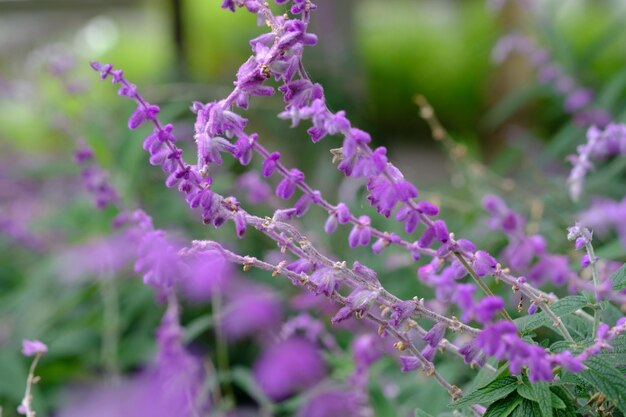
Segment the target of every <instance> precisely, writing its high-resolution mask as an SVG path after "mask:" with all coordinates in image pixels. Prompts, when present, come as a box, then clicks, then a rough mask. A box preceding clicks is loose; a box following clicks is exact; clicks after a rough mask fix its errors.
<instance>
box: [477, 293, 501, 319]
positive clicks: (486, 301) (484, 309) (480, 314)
mask: <svg viewBox="0 0 626 417" xmlns="http://www.w3.org/2000/svg"><path fill="white" fill-rule="evenodd" d="M502 309H504V300H502V298H500V297H498V296H495V295H489V296H486V297H483V299H481V300H480V301H479V302H478V304H477V305H476V308H475V309H474V314H475V316H476V320H477V321H478V322H480V323H483V324H484V323H487V322H489V321H491V320H492V319H493V316H495V315H496V313H498V312H499V311H502Z"/></svg>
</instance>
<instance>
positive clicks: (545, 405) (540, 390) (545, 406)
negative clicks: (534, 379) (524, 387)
mask: <svg viewBox="0 0 626 417" xmlns="http://www.w3.org/2000/svg"><path fill="white" fill-rule="evenodd" d="M531 387H532V389H533V392H534V394H535V398H536V399H537V403H538V404H539V410H540V411H541V415H542V416H543V417H553V416H554V413H553V412H552V392H550V387H549V386H548V384H546V383H545V382H538V383H535V384H532V385H531Z"/></svg>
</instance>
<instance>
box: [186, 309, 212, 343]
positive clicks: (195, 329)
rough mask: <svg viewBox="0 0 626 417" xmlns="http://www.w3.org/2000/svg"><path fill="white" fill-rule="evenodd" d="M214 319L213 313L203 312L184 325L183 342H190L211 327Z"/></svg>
mask: <svg viewBox="0 0 626 417" xmlns="http://www.w3.org/2000/svg"><path fill="white" fill-rule="evenodd" d="M213 324H214V320H213V315H211V314H205V315H203V316H200V317H198V318H196V319H194V320H192V321H191V322H190V323H189V324H187V325H186V326H185V334H184V336H183V340H184V342H185V344H187V343H191V342H192V341H194V340H195V339H196V338H197V337H198V336H200V335H201V334H202V333H204V332H205V331H206V330H209V329H210V328H212V327H213Z"/></svg>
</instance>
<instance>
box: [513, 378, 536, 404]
mask: <svg viewBox="0 0 626 417" xmlns="http://www.w3.org/2000/svg"><path fill="white" fill-rule="evenodd" d="M517 393H518V394H519V395H521V396H522V397H523V398H525V399H527V400H530V401H537V397H536V396H535V391H534V390H533V389H532V387H531V386H530V383H529V382H528V381H524V383H523V384H519V385H518V386H517Z"/></svg>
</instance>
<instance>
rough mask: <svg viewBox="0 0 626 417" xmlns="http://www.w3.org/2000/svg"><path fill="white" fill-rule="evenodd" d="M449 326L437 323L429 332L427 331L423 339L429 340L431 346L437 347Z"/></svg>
mask: <svg viewBox="0 0 626 417" xmlns="http://www.w3.org/2000/svg"><path fill="white" fill-rule="evenodd" d="M447 328H448V327H447V326H446V325H445V324H444V323H436V324H435V325H434V326H433V327H432V328H431V329H430V330H429V331H428V332H426V334H425V335H424V337H423V338H422V339H424V341H426V342H428V344H429V345H430V346H431V347H433V348H436V347H437V346H439V342H441V340H442V339H443V337H444V336H445V334H446V329H447Z"/></svg>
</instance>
